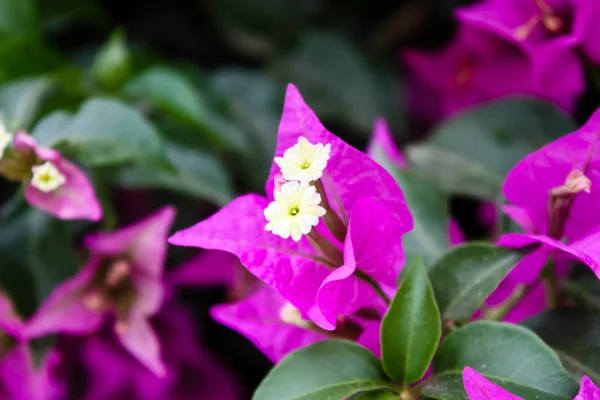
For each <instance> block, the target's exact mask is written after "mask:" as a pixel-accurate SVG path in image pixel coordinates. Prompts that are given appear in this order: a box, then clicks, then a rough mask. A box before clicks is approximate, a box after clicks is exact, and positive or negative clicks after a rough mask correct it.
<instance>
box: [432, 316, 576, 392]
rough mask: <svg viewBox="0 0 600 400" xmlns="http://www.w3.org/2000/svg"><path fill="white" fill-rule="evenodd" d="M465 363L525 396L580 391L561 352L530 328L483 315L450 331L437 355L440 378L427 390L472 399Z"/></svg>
mask: <svg viewBox="0 0 600 400" xmlns="http://www.w3.org/2000/svg"><path fill="white" fill-rule="evenodd" d="M466 366H469V367H471V368H473V369H475V370H477V371H478V372H480V373H482V374H483V375H485V376H486V377H487V378H489V379H491V380H492V381H494V382H495V383H497V384H499V385H500V386H502V387H504V388H505V389H506V390H508V391H509V392H511V393H514V394H516V395H517V396H521V397H523V398H525V399H539V400H559V399H563V400H571V399H572V398H573V397H574V396H575V394H576V393H577V391H578V384H577V383H576V382H575V381H574V380H573V379H572V378H571V377H570V376H569V374H568V373H567V371H565V369H564V368H563V366H562V365H561V363H560V360H559V359H558V357H557V356H556V354H554V352H553V351H552V349H550V348H549V347H548V346H546V345H545V344H544V342H543V341H542V340H541V339H540V338H539V337H537V336H536V335H535V334H533V333H532V332H531V331H529V330H528V329H525V328H523V327H520V326H517V325H512V324H506V323H500V322H490V321H480V322H475V323H472V324H469V325H467V326H465V327H463V328H460V329H459V330H457V331H455V332H453V333H451V334H450V335H448V337H446V339H445V340H444V341H443V342H442V344H441V345H440V347H439V348H438V351H437V353H436V355H435V358H434V360H433V370H434V374H435V375H436V379H434V380H432V381H431V382H428V383H427V384H426V385H425V387H424V388H423V390H422V393H423V394H424V395H425V396H428V397H432V398H436V399H449V400H453V399H461V400H462V399H467V397H466V394H465V392H464V389H463V384H462V370H463V368H464V367H466Z"/></svg>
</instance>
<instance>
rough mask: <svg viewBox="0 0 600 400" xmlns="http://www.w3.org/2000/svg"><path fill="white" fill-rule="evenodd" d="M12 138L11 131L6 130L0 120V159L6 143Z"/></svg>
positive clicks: (6, 145)
mask: <svg viewBox="0 0 600 400" xmlns="http://www.w3.org/2000/svg"><path fill="white" fill-rule="evenodd" d="M12 139H13V135H12V133H10V132H8V131H7V130H6V126H5V125H4V123H2V122H1V121H0V159H2V156H4V150H6V148H7V147H8V145H9V144H10V143H11V142H12Z"/></svg>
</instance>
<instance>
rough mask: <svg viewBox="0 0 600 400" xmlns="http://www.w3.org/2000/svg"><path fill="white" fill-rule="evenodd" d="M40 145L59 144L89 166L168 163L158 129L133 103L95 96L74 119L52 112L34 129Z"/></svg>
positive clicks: (82, 107) (52, 145)
mask: <svg viewBox="0 0 600 400" xmlns="http://www.w3.org/2000/svg"><path fill="white" fill-rule="evenodd" d="M32 134H33V135H34V136H35V137H36V138H37V139H38V141H39V142H40V144H43V145H46V146H51V147H54V146H59V147H61V148H62V149H63V150H65V151H66V152H67V154H69V155H71V154H72V155H74V156H75V157H76V158H77V159H79V160H81V161H82V162H83V163H85V164H87V165H89V166H104V165H114V164H119V163H125V162H133V161H137V162H145V163H153V164H154V163H156V164H160V165H163V164H165V165H168V161H167V160H166V158H165V156H164V151H163V148H162V145H163V144H162V140H161V138H160V136H159V135H158V132H157V131H156V129H155V128H154V127H153V126H152V125H151V124H150V123H149V122H148V121H146V120H145V119H144V118H143V117H142V115H141V114H140V113H139V112H137V111H136V110H135V109H134V108H132V107H131V106H128V105H127V104H124V103H121V102H119V101H116V100H110V99H103V98H93V99H91V100H88V101H87V102H85V103H84V104H83V105H82V106H81V108H80V109H79V112H77V113H76V114H75V115H73V116H72V117H71V118H70V119H69V118H68V117H67V114H66V113H61V112H59V113H57V114H50V115H48V116H47V117H46V118H44V119H43V120H42V121H40V123H39V124H38V125H37V126H36V127H35V128H34V130H33V132H32Z"/></svg>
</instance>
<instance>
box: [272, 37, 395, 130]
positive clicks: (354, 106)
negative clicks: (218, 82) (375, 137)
mask: <svg viewBox="0 0 600 400" xmlns="http://www.w3.org/2000/svg"><path fill="white" fill-rule="evenodd" d="M272 70H273V73H274V74H275V75H276V76H278V77H279V78H280V79H281V80H282V81H284V82H293V83H294V84H295V85H296V86H298V89H299V90H300V92H301V93H302V95H303V96H304V98H305V100H306V101H307V102H308V104H310V106H311V108H313V109H314V110H315V113H316V114H317V115H318V116H319V118H321V119H333V120H337V121H340V122H343V123H347V124H348V125H350V126H353V127H356V128H358V129H360V130H362V131H363V132H364V133H369V134H370V132H371V129H372V126H373V121H374V120H375V118H376V117H378V116H381V115H385V116H387V117H388V122H389V123H390V124H391V125H394V124H395V123H396V122H397V120H398V110H401V109H402V108H401V106H400V101H399V93H400V87H399V83H398V82H397V81H396V78H395V75H392V74H388V73H387V71H383V70H382V69H381V68H379V67H378V66H375V65H374V64H373V62H372V61H371V60H368V59H367V58H366V57H365V56H364V55H363V54H361V52H360V51H359V49H358V48H357V47H356V46H355V45H354V44H353V43H352V42H350V41H347V40H346V39H344V38H342V37H341V36H337V35H335V34H331V33H324V32H311V33H309V34H307V35H306V36H305V37H303V38H302V39H301V41H300V44H299V45H298V47H297V48H296V49H295V51H294V52H293V53H292V54H291V55H290V56H288V57H286V58H283V59H280V60H277V62H275V64H274V65H273V66H272ZM392 108H393V109H394V112H389V111H390V110H391V109H392Z"/></svg>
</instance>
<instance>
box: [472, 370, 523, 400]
mask: <svg viewBox="0 0 600 400" xmlns="http://www.w3.org/2000/svg"><path fill="white" fill-rule="evenodd" d="M462 375H463V385H464V386H465V391H466V392H467V396H468V397H469V400H489V399H494V400H523V399H522V398H521V397H519V396H515V395H514V394H512V393H509V392H508V391H506V390H505V389H503V388H501V387H500V386H498V385H496V384H495V383H492V382H490V381H489V380H488V379H487V378H486V377H484V376H483V375H481V374H480V373H479V372H477V371H475V370H474V369H473V368H471V367H465V368H464V369H463V374H462Z"/></svg>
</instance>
